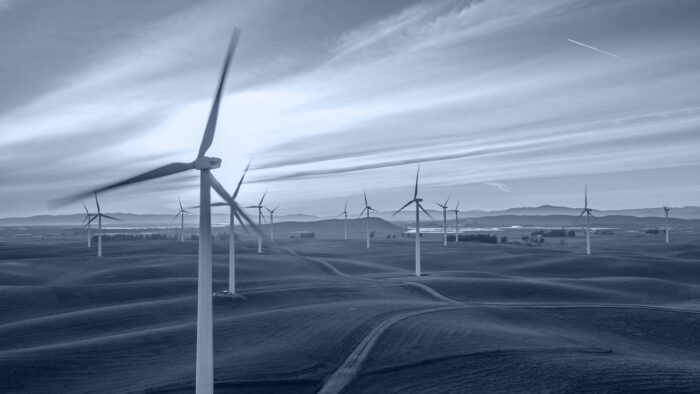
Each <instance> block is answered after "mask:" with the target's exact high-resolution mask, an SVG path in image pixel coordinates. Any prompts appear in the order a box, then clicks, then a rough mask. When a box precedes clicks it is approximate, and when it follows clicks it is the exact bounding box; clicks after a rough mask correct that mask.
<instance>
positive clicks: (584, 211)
mask: <svg viewBox="0 0 700 394" xmlns="http://www.w3.org/2000/svg"><path fill="white" fill-rule="evenodd" d="M584 213H586V210H585V209H584V210H583V211H581V214H580V215H578V217H577V218H576V221H575V222H574V225H575V224H576V223H578V220H579V219H581V216H583V214H584Z"/></svg>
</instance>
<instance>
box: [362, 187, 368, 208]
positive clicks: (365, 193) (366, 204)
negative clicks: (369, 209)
mask: <svg viewBox="0 0 700 394" xmlns="http://www.w3.org/2000/svg"><path fill="white" fill-rule="evenodd" d="M362 193H363V194H364V195H365V206H369V203H368V202H367V191H366V190H363V191H362Z"/></svg>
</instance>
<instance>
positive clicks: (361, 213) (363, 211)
mask: <svg viewBox="0 0 700 394" xmlns="http://www.w3.org/2000/svg"><path fill="white" fill-rule="evenodd" d="M366 210H367V207H365V209H363V210H362V212H360V216H359V217H362V215H363V214H364V213H365V211H366Z"/></svg>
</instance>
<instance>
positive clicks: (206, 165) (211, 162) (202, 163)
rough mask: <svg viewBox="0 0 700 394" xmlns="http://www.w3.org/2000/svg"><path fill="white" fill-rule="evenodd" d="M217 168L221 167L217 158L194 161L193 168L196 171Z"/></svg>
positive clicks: (200, 158) (205, 157) (201, 158)
mask: <svg viewBox="0 0 700 394" xmlns="http://www.w3.org/2000/svg"><path fill="white" fill-rule="evenodd" d="M219 167H221V159H219V158H218V157H207V156H202V157H198V158H197V160H195V161H194V168H196V169H198V170H213V169H215V168H219Z"/></svg>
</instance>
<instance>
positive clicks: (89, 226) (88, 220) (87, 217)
mask: <svg viewBox="0 0 700 394" xmlns="http://www.w3.org/2000/svg"><path fill="white" fill-rule="evenodd" d="M83 208H85V217H84V218H83V225H84V226H86V227H87V229H88V248H90V247H92V233H91V230H92V223H91V222H92V216H93V214H91V213H90V211H88V209H87V206H86V205H85V203H84V202H83Z"/></svg>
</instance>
